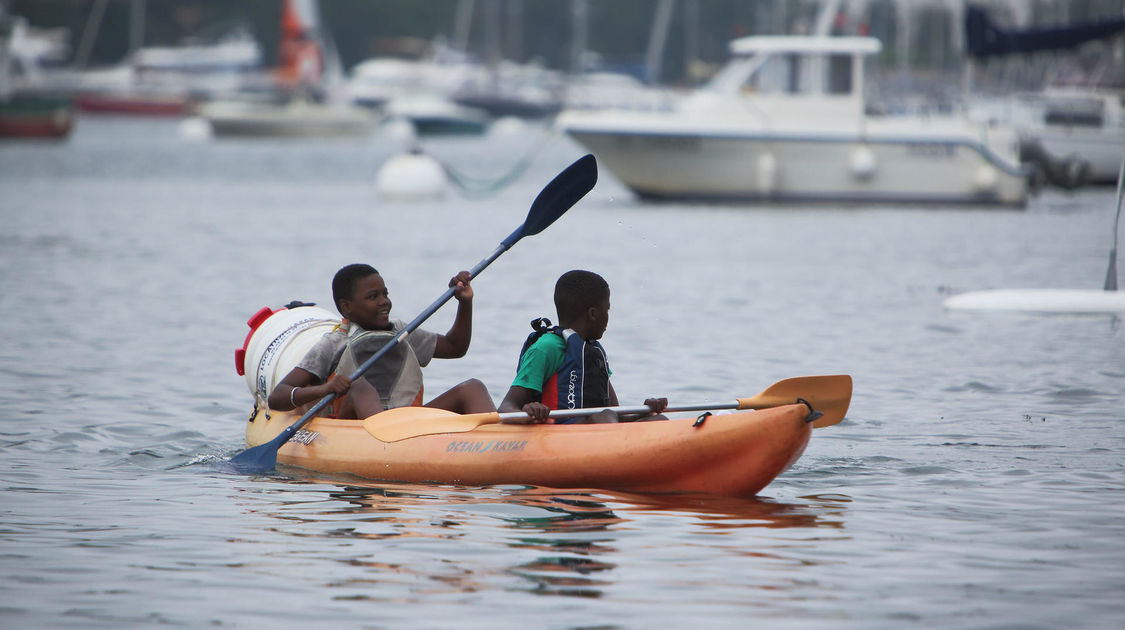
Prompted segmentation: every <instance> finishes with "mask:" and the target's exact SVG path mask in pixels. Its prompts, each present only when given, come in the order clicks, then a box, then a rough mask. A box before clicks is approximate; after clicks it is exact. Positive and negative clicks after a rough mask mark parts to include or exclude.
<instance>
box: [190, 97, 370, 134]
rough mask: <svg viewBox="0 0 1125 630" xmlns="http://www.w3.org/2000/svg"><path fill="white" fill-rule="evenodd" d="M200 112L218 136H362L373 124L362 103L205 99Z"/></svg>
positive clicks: (213, 132)
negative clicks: (206, 102)
mask: <svg viewBox="0 0 1125 630" xmlns="http://www.w3.org/2000/svg"><path fill="white" fill-rule="evenodd" d="M199 115H200V116H201V117H203V118H204V119H206V120H207V122H208V123H209V124H210V126H211V133H212V134H213V135H215V136H218V137H224V136H241V137H248V136H249V137H321V138H323V137H365V136H368V135H370V134H371V133H372V131H373V130H374V128H375V118H374V116H373V115H372V113H371V111H370V110H368V109H365V108H362V107H355V106H339V105H321V104H316V103H293V104H288V105H270V104H264V103H254V104H250V103H222V102H217V103H208V104H205V105H202V106H200V108H199Z"/></svg>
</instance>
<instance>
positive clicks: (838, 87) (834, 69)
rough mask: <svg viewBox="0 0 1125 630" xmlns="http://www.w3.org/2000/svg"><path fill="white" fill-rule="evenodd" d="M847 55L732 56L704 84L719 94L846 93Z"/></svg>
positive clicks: (850, 83)
mask: <svg viewBox="0 0 1125 630" xmlns="http://www.w3.org/2000/svg"><path fill="white" fill-rule="evenodd" d="M855 62H856V59H855V57H854V56H853V55H851V54H825V55H810V54H808V53H779V54H772V55H765V54H759V55H754V56H749V57H745V56H743V57H736V58H734V59H733V60H731V61H730V62H729V63H727V65H726V66H724V67H723V69H722V70H720V71H719V73H718V74H716V75H715V77H714V78H713V79H712V80H711V82H710V83H709V84H708V89H710V90H712V91H716V92H722V93H727V94H731V93H738V92H742V93H747V92H751V93H756V94H828V95H833V96H847V95H850V94H851V93H852V90H853V88H854V76H855V75H854V73H853V71H852V70H853V69H852V65H853V64H854V63H855Z"/></svg>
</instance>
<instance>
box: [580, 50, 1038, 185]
mask: <svg viewBox="0 0 1125 630" xmlns="http://www.w3.org/2000/svg"><path fill="white" fill-rule="evenodd" d="M880 48H881V44H880V42H879V41H878V40H877V39H873V38H867V37H824V36H811V37H810V36H761V37H746V38H741V39H737V40H735V41H733V42H732V43H731V51H732V53H733V57H732V59H731V60H730V61H729V62H728V63H727V65H725V66H724V67H723V69H722V70H721V71H720V72H719V73H718V74H717V75H716V76H715V78H714V79H713V80H712V81H711V83H710V84H709V85H707V86H706V87H705V88H703V89H700V90H696V91H694V92H692V93H691V94H689V95H688V96H687V97H685V98H684V99H682V100H681V101H679V102H678V103H676V104H675V105H674V106H672V107H671V108H669V109H667V110H651V109H650V110H647V111H630V110H599V111H577V110H568V111H567V112H564V113H563V114H562V115H560V117H559V119H558V124H559V126H560V127H561V129H562V130H563V131H565V132H566V133H567V134H569V135H570V136H572V137H573V138H574V139H575V140H577V141H578V142H579V143H581V144H583V145H584V146H586V147H587V148H588V149H589V150H590V151H591V152H593V153H594V154H595V155H597V156H598V160H599V161H600V162H601V163H602V164H603V165H605V166H606V167H607V168H608V169H609V170H610V171H612V172H613V174H614V175H616V176H617V177H618V178H619V179H620V180H621V181H622V182H623V183H624V184H626V185H627V186H628V187H629V188H631V189H632V190H633V191H634V192H635V193H637V194H638V195H640V196H641V197H645V198H656V199H714V200H761V201H824V202H831V201H836V202H839V201H851V202H863V203H867V202H895V203H913V202H925V203H970V204H1002V205H1011V206H1022V205H1024V204H1025V202H1026V199H1027V195H1028V176H1029V175H1030V169H1027V168H1025V167H1024V166H1022V165H1021V164H1020V162H1019V158H1018V150H1019V147H1018V137H1017V135H1016V133H1015V131H1014V130H1013V129H1012V128H1011V127H1008V126H1004V125H1000V124H987V123H972V122H970V121H969V120H968V119H967V118H965V117H962V116H953V115H950V116H929V115H909V116H908V115H902V116H873V115H869V114H868V113H867V111H866V99H865V96H864V93H863V85H864V76H863V58H864V57H865V56H866V55H871V54H874V53H877V52H878V51H879V50H880Z"/></svg>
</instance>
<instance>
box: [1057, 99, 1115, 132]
mask: <svg viewBox="0 0 1125 630" xmlns="http://www.w3.org/2000/svg"><path fill="white" fill-rule="evenodd" d="M1104 109H1105V104H1104V103H1102V102H1101V101H1096V100H1087V99H1058V100H1054V101H1051V102H1049V103H1048V104H1047V112H1046V117H1045V121H1046V123H1047V124H1048V125H1067V126H1072V127H1101V126H1102V123H1103V120H1104V115H1103V112H1104Z"/></svg>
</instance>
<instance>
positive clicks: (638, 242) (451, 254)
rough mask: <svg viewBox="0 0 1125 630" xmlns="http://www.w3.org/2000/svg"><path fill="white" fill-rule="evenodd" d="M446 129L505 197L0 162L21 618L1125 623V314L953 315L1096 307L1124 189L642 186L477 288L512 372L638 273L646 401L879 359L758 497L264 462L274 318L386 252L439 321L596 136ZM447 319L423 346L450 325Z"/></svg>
mask: <svg viewBox="0 0 1125 630" xmlns="http://www.w3.org/2000/svg"><path fill="white" fill-rule="evenodd" d="M540 138H541V137H540V136H539V135H537V132H536V133H533V134H531V135H528V136H527V137H521V138H514V137H507V138H504V137H499V138H486V139H479V140H464V139H461V140H443V141H430V142H429V143H428V144H427V146H428V147H429V148H430V150H431V151H432V152H433V153H434V154H435V155H437V156H439V157H440V158H441V159H442V160H443V161H446V162H447V163H449V164H450V165H452V166H454V167H455V168H457V169H458V170H459V171H460V172H462V173H463V174H465V175H466V176H469V177H474V178H479V179H480V180H482V181H484V180H488V179H490V178H497V177H500V176H501V175H503V174H504V173H506V172H507V171H508V170H509V169H511V168H512V167H514V166H515V165H516V164H517V163H518V162H519V160H520V159H521V157H522V156H524V155H527V154H528V153H529V152H533V155H534V159H533V160H532V161H531V164H530V168H529V169H528V170H527V172H526V173H524V174H523V176H522V177H521V178H520V179H518V180H517V181H516V182H515V183H514V184H512V185H511V186H508V187H506V188H504V189H502V190H500V191H499V192H497V193H495V194H492V195H487V196H480V195H464V194H458V193H457V192H456V191H453V192H451V194H450V195H449V196H448V197H447V198H446V199H444V200H441V201H434V202H425V203H388V202H384V201H380V200H379V199H378V198H377V196H376V194H375V191H374V188H373V181H374V176H375V173H376V172H377V170H378V168H379V166H380V165H381V164H382V162H383V161H384V160H385V159H386V158H387V157H389V156H391V155H393V154H395V153H397V152H399V151H400V148H401V147H400V145H399V143H397V142H396V141H394V140H392V139H390V138H385V137H380V136H376V137H374V138H372V139H371V140H370V141H363V142H359V141H355V142H350V141H343V142H319V141H313V142H305V143H289V142H272V141H262V142H237V141H235V142H223V141H212V142H192V141H187V140H185V139H183V138H182V137H181V136H180V134H179V128H178V126H177V124H176V123H174V122H162V121H155V122H153V121H135V120H119V119H96V118H84V119H83V120H81V121H80V124H79V127H78V129H77V132H76V134H75V136H74V137H72V138H71V139H70V141H69V142H67V143H65V144H40V143H5V144H2V145H0V219H2V223H0V321H2V322H3V324H2V328H0V332H2V336H3V343H2V344H0V374H2V378H0V385H2V386H0V456H2V459H3V464H0V484H2V489H3V495H2V502H0V559H2V564H3V567H4V570H3V571H2V572H0V626H2V627H70V626H73V627H83V628H87V627H105V628H122V627H151V626H157V625H173V626H189V627H192V626H226V627H262V626H264V625H265V624H273V625H276V626H278V627H312V626H314V625H315V626H317V627H341V628H354V627H370V628H408V627H410V628H412V627H422V628H496V627H547V628H591V627H598V628H661V627H693V628H695V627H707V628H712V627H713V628H734V627H738V628H743V627H752V626H758V625H761V626H765V625H767V624H768V626H769V627H779V628H901V627H918V628H1061V627H1082V628H1120V627H1122V626H1123V625H1125V603H1123V600H1122V598H1121V594H1122V592H1125V507H1123V506H1125V465H1123V458H1122V454H1123V453H1125V440H1123V437H1125V404H1123V401H1122V398H1123V397H1122V394H1123V392H1125V332H1123V330H1122V325H1121V320H1120V319H1119V318H1117V317H1113V316H1036V315H1025V314H970V313H952V312H947V311H945V310H944V309H943V308H942V301H943V300H944V299H945V298H946V297H948V296H949V295H951V294H953V293H956V292H960V291H967V290H977V289H985V288H1019V287H1071V288H1099V287H1100V286H1101V283H1102V280H1103V278H1104V275H1105V269H1106V261H1107V256H1108V251H1109V248H1110V244H1111V239H1112V237H1111V234H1110V230H1111V227H1112V218H1113V217H1112V214H1113V203H1114V191H1112V190H1086V191H1081V192H1078V193H1075V194H1072V195H1065V194H1061V193H1045V194H1042V195H1040V196H1038V197H1036V198H1035V199H1034V200H1033V202H1032V203H1031V205H1030V206H1029V207H1028V208H1027V210H1025V211H1011V210H995V209H974V208H969V209H965V208H958V209H943V208H927V209H919V208H894V207H891V208H887V207H879V208H865V207H855V206H852V207H807V208H802V207H781V208H772V207H757V208H745V207H731V206H694V205H693V206H688V205H657V206H650V205H645V204H642V203H639V202H637V201H636V200H635V199H634V198H633V197H631V196H630V195H629V194H628V192H627V191H626V190H624V189H623V188H622V186H621V185H620V184H619V183H618V182H616V181H615V180H614V179H613V177H612V175H610V174H608V173H605V172H603V174H602V180H601V182H600V183H599V184H598V186H597V188H595V190H594V191H593V192H592V193H591V194H590V195H588V196H587V198H586V199H585V200H583V201H582V202H581V203H580V204H579V205H578V206H577V207H575V208H574V209H573V210H571V211H570V212H569V213H568V214H567V215H565V216H564V217H563V218H562V219H560V220H559V221H558V222H557V223H556V224H555V225H554V226H552V227H551V228H550V229H549V230H548V231H546V232H544V233H543V234H541V235H539V236H537V237H534V238H529V239H527V240H524V241H522V242H521V243H520V244H519V245H517V246H516V247H515V248H514V249H513V250H512V251H511V252H509V253H507V254H505V255H504V256H503V257H502V258H501V259H500V260H498V261H497V262H496V263H495V264H494V265H493V266H492V267H490V268H489V269H488V270H487V271H486V272H485V273H483V274H482V275H481V276H480V277H479V278H478V279H477V281H476V282H474V286H475V287H476V293H477V299H476V302H475V313H476V318H475V331H474V339H473V346H472V349H471V350H470V353H469V356H468V357H466V358H465V359H462V360H460V361H445V362H435V365H433V366H431V367H430V368H428V369H427V385H428V389H429V390H430V391H440V390H441V389H444V388H445V387H448V386H450V385H452V384H454V383H456V382H458V381H460V380H462V379H464V378H467V377H469V376H476V377H479V378H481V379H482V380H484V382H485V383H486V384H487V385H488V387H489V388H490V390H491V392H492V393H493V395H494V397H496V398H499V396H500V395H502V393H503V392H504V391H505V390H506V388H507V385H508V383H509V382H510V378H511V376H512V373H513V369H514V362H515V357H516V354H517V353H518V349H519V345H520V342H521V341H522V339H523V337H524V335H525V333H526V332H527V331H528V330H529V329H528V321H530V320H531V319H532V318H533V317H537V316H540V315H553V313H552V311H553V309H552V308H551V288H552V285H553V281H554V279H555V278H556V277H557V276H558V275H559V274H560V273H561V272H563V271H565V270H567V269H571V268H575V267H584V268H589V269H593V270H596V271H599V272H601V273H602V274H603V275H604V276H605V277H606V278H607V279H608V281H609V283H610V285H611V287H612V290H613V311H612V320H611V323H610V328H609V331H608V333H607V335H606V337H605V340H604V341H605V344H606V346H607V348H608V349H609V352H610V356H611V360H612V362H613V365H614V369H615V375H614V382H615V385H616V389H617V391H618V392H619V394H620V396H621V398H622V402H623V403H625V404H635V403H636V402H638V401H640V400H642V399H643V398H645V397H647V396H652V395H665V396H668V398H669V399H670V400H672V401H673V402H676V401H680V402H683V403H689V402H698V401H701V400H715V399H730V398H733V397H735V396H748V395H752V394H755V393H757V392H759V391H761V390H762V389H764V388H765V387H767V386H768V385H769V384H771V383H773V382H775V381H777V380H780V379H782V378H786V377H790V376H799V375H805V374H831V373H848V374H851V375H852V376H853V378H854V379H855V395H854V398H853V401H852V406H851V410H850V413H849V415H848V418H847V419H846V420H845V421H844V422H843V423H841V424H839V425H837V426H835V427H830V428H826V429H819V430H817V431H816V432H815V434H814V437H813V440H812V442H811V443H810V445H809V447H808V449H807V451H806V452H805V454H804V456H803V457H802V458H801V460H800V461H798V462H797V464H796V465H795V467H794V468H792V469H791V470H790V471H788V472H786V473H784V474H783V475H782V476H781V477H779V478H778V479H777V480H776V481H775V482H774V483H773V484H771V485H770V486H769V487H767V488H766V490H765V491H764V492H763V494H762V495H761V496H759V497H757V498H755V499H732V498H723V497H711V496H674V497H669V496H636V495H623V494H619V493H615V492H610V491H606V490H600V489H589V490H582V491H573V490H571V491H556V490H552V489H547V488H535V487H522V486H498V487H487V488H466V487H452V486H431V485H403V484H395V483H382V482H373V481H367V480H361V479H349V478H323V477H319V476H316V475H315V474H311V473H305V472H302V471H299V470H293V469H289V470H283V471H281V473H280V474H277V475H270V476H263V477H245V476H237V475H229V474H225V473H222V472H220V471H218V470H216V468H215V467H214V466H213V465H212V464H213V462H215V461H218V460H221V459H224V458H227V457H229V456H230V455H232V454H234V453H236V452H238V451H239V450H240V449H241V448H242V446H243V431H244V423H245V420H246V416H247V414H248V412H249V410H250V396H249V393H248V389H247V386H246V384H245V381H244V380H243V379H242V378H241V377H239V376H238V375H237V374H235V371H234V366H233V351H234V349H235V348H236V347H238V346H240V345H241V343H242V340H243V337H244V336H245V334H246V332H247V328H246V326H245V321H246V319H247V318H248V317H249V316H250V315H251V314H253V313H254V312H255V311H256V310H258V309H259V308H261V307H262V306H267V305H270V306H276V305H280V304H283V303H285V302H288V301H289V300H291V299H303V300H307V301H315V302H319V303H321V304H324V305H329V304H330V302H331V299H330V290H329V279H330V277H331V275H332V273H333V272H334V271H335V270H336V269H337V268H338V267H340V266H342V265H344V264H347V263H351V262H357V261H367V262H370V263H372V264H374V265H375V266H376V267H377V268H379V269H380V271H381V272H382V273H383V275H384V277H385V278H386V279H387V282H388V285H389V287H390V289H391V293H392V298H393V299H394V304H395V306H394V309H395V313H396V314H397V316H398V317H401V318H403V319H411V318H413V317H414V315H416V314H417V313H418V312H421V310H422V309H424V308H425V307H426V306H427V305H428V304H429V303H430V302H431V301H432V300H434V299H435V298H437V296H439V295H440V294H441V292H442V291H443V290H444V288H445V282H446V281H447V279H448V278H449V277H450V276H451V275H452V274H453V273H454V272H456V271H457V270H458V269H465V268H469V267H471V266H472V265H473V264H474V263H476V262H477V261H478V260H480V259H481V258H482V257H484V256H485V255H486V254H488V253H489V252H491V251H492V249H493V248H494V247H496V245H497V244H498V243H499V242H500V240H501V239H502V238H503V237H505V236H507V235H508V233H510V232H511V231H512V230H513V229H515V227H516V226H518V225H519V224H520V222H521V221H522V220H523V218H524V216H526V212H527V208H528V206H529V204H530V202H531V200H532V199H533V198H534V197H535V194H536V193H537V192H538V191H539V189H540V188H541V187H542V186H543V185H545V184H546V182H547V181H549V180H550V179H551V177H553V176H554V174H555V173H557V172H558V171H559V170H561V169H562V168H563V167H565V166H566V165H567V164H569V163H570V162H571V161H572V160H574V159H575V158H577V157H578V156H580V155H581V154H582V153H583V151H582V150H581V149H580V148H578V147H577V146H575V145H573V144H570V143H569V142H568V141H566V140H563V139H556V140H552V141H550V142H548V143H547V144H546V145H544V146H542V147H540V146H539V144H538V143H539V140H540ZM452 312H453V311H452V309H451V308H450V309H447V310H442V311H441V312H439V313H438V314H437V315H435V316H434V318H433V319H431V320H430V321H429V322H428V323H427V327H429V328H432V329H435V330H438V331H443V330H445V329H446V328H447V327H448V326H449V324H450V323H451V321H452Z"/></svg>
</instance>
